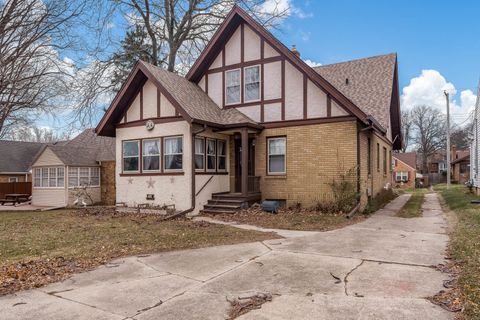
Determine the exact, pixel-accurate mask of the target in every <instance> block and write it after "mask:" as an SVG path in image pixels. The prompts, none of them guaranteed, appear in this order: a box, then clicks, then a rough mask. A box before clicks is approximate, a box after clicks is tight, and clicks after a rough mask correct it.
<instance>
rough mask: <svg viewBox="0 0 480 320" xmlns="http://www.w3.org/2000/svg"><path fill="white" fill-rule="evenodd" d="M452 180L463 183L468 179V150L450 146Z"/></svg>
mask: <svg viewBox="0 0 480 320" xmlns="http://www.w3.org/2000/svg"><path fill="white" fill-rule="evenodd" d="M451 161H452V173H451V174H452V181H453V182H456V183H460V184H464V183H465V182H468V181H469V180H470V150H457V149H456V147H455V146H452V160H451Z"/></svg>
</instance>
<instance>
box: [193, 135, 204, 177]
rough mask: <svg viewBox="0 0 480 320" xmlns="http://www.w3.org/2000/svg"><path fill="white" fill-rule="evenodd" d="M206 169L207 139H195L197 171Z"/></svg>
mask: <svg viewBox="0 0 480 320" xmlns="http://www.w3.org/2000/svg"><path fill="white" fill-rule="evenodd" d="M204 169H205V139H204V138H195V170H200V171H201V170H204Z"/></svg>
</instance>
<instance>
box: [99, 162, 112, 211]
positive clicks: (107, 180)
mask: <svg viewBox="0 0 480 320" xmlns="http://www.w3.org/2000/svg"><path fill="white" fill-rule="evenodd" d="M100 175H101V177H100V181H101V182H100V192H101V201H102V203H103V204H104V205H114V204H115V195H116V190H115V161H102V164H101V166H100Z"/></svg>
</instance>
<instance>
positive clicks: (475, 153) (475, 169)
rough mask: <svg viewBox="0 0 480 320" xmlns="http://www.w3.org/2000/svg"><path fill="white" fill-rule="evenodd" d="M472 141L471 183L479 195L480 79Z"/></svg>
mask: <svg viewBox="0 0 480 320" xmlns="http://www.w3.org/2000/svg"><path fill="white" fill-rule="evenodd" d="M471 137H472V141H471V143H470V183H471V186H472V187H473V190H474V191H475V193H476V194H477V195H479V194H480V161H479V155H480V150H479V149H480V145H479V144H480V81H479V82H478V89H477V101H476V103H475V113H474V116H473V126H472V134H471Z"/></svg>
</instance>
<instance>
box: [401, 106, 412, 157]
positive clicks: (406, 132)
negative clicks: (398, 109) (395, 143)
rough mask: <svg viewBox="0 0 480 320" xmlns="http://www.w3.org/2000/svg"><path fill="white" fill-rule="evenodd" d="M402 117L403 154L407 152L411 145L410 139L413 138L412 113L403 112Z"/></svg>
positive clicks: (408, 111)
mask: <svg viewBox="0 0 480 320" xmlns="http://www.w3.org/2000/svg"><path fill="white" fill-rule="evenodd" d="M401 117H402V121H401V122H402V136H403V146H402V152H406V151H407V149H408V147H409V145H410V138H411V137H412V113H411V111H410V110H402V114H401Z"/></svg>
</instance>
